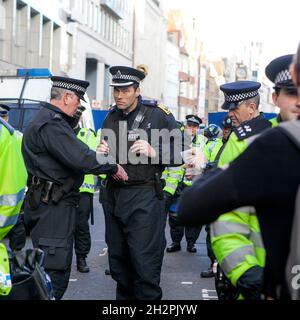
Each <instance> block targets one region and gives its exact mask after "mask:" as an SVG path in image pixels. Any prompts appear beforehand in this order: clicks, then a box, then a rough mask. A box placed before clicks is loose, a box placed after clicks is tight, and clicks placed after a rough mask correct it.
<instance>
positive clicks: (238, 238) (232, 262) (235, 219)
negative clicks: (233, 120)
mask: <svg viewBox="0 0 300 320" xmlns="http://www.w3.org/2000/svg"><path fill="white" fill-rule="evenodd" d="M268 125H269V126H270V124H268ZM261 130H262V129H261V127H260V131H259V130H257V132H255V126H253V128H251V122H250V123H248V124H247V125H246V126H245V127H243V125H242V126H240V127H238V128H237V129H236V130H234V131H233V132H232V133H231V135H230V137H229V140H228V142H227V144H226V146H225V148H224V150H223V151H222V153H221V156H220V159H219V162H218V167H221V166H223V165H225V164H229V163H230V162H232V161H233V160H234V159H236V158H237V157H238V156H239V155H240V154H241V153H243V152H244V151H245V149H246V148H247V147H248V145H249V144H250V143H251V141H253V139H254V138H253V136H254V135H253V133H256V134H259V133H260V132H261ZM239 132H240V135H239ZM249 132H251V134H249ZM247 133H248V134H247ZM249 192H251V190H250V191H249ZM219 196H220V197H221V196H222V195H221V194H220V195H219ZM210 230H211V243H212V248H213V251H214V253H215V256H216V258H217V260H218V262H219V263H220V266H221V269H222V270H223V272H224V273H225V275H226V276H227V278H228V279H230V281H231V282H232V284H233V285H234V286H236V283H237V281H238V279H239V278H240V277H241V276H242V275H243V274H244V273H245V272H246V271H247V270H248V269H250V268H252V267H254V266H261V267H263V266H264V265H265V249H264V246H263V242H262V238H261V233H260V227H259V222H258V219H257V217H256V213H255V209H254V208H251V207H244V208H238V209H236V210H235V211H232V212H228V213H225V214H223V215H221V216H220V217H219V218H218V219H217V220H216V221H215V222H214V223H212V224H211V227H210Z"/></svg>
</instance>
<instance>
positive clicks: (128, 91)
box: [113, 86, 140, 111]
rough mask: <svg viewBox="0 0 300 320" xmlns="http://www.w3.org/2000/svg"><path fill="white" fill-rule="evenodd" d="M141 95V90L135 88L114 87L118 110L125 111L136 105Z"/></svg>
mask: <svg viewBox="0 0 300 320" xmlns="http://www.w3.org/2000/svg"><path fill="white" fill-rule="evenodd" d="M139 94H140V88H135V87H134V86H129V87H114V89H113V95H114V99H115V103H116V105H117V107H118V109H120V110H124V111H125V110H127V109H128V108H130V107H132V106H133V105H135V103H136V101H137V97H138V96H139Z"/></svg>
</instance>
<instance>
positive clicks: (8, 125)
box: [0, 117, 15, 136]
mask: <svg viewBox="0 0 300 320" xmlns="http://www.w3.org/2000/svg"><path fill="white" fill-rule="evenodd" d="M0 123H1V124H2V125H3V126H4V127H5V128H6V129H7V130H8V132H9V134H10V135H11V136H12V135H13V134H14V132H15V129H14V128H13V127H12V126H11V125H10V124H9V123H7V122H6V121H5V120H3V119H2V118H1V117H0Z"/></svg>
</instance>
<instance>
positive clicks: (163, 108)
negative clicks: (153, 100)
mask: <svg viewBox="0 0 300 320" xmlns="http://www.w3.org/2000/svg"><path fill="white" fill-rule="evenodd" d="M157 106H158V108H159V109H161V110H162V111H163V112H164V113H165V114H167V115H170V114H172V112H171V111H170V109H168V108H167V107H166V106H165V105H164V104H162V103H159V104H158V105H157Z"/></svg>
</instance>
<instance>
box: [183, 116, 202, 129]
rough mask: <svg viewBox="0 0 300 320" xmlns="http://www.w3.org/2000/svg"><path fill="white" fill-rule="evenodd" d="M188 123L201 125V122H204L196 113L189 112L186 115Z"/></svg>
mask: <svg viewBox="0 0 300 320" xmlns="http://www.w3.org/2000/svg"><path fill="white" fill-rule="evenodd" d="M185 119H186V123H187V124H193V125H196V126H200V124H201V123H202V120H201V119H200V118H199V117H198V116H196V115H194V114H188V115H187V116H186V117H185Z"/></svg>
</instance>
